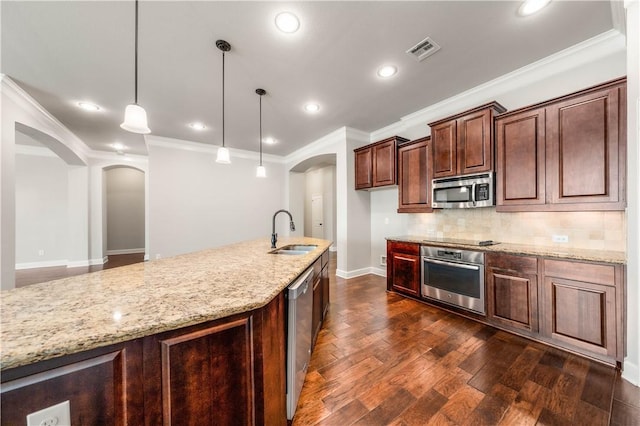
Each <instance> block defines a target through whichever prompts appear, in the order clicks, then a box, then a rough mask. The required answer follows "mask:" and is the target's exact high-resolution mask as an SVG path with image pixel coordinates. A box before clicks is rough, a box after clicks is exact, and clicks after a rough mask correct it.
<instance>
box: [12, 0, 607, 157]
mask: <svg viewBox="0 0 640 426" xmlns="http://www.w3.org/2000/svg"><path fill="white" fill-rule="evenodd" d="M519 5H520V2H519V1H493V2H491V1H469V2H462V1H441V2H436V1H407V2H403V1H390V2H385V1H361V2H346V1H331V2H328V1H326V2H325V1H321V2H267V1H260V2H244V1H223V2H212V1H195V2H187V1H146V0H145V1H141V3H140V9H139V13H140V15H139V16H140V24H139V34H140V45H139V53H140V56H139V95H138V97H139V104H140V105H142V106H143V107H144V108H145V109H146V110H147V114H148V117H149V127H150V128H151V130H152V134H153V135H157V136H164V137H170V138H177V139H184V140H191V141H196V142H202V143H206V144H212V145H220V144H221V141H222V137H221V123H222V112H221V103H222V101H221V96H222V91H221V85H222V82H221V67H222V56H221V55H222V54H221V52H220V51H219V50H218V49H217V48H216V47H215V41H216V40H217V39H224V40H227V41H228V42H229V43H230V44H231V46H232V48H231V51H230V52H228V53H227V54H226V60H225V62H226V89H225V93H226V108H225V114H226V122H225V135H226V139H225V144H226V145H227V146H228V147H230V148H238V149H245V150H251V151H257V150H258V139H259V137H258V95H256V94H255V89H256V88H263V89H265V90H266V91H267V95H266V96H265V97H264V98H263V129H264V130H263V136H265V137H266V136H273V137H275V138H276V139H277V140H278V141H279V142H278V143H277V144H276V145H272V146H265V148H264V151H265V153H269V154H276V155H286V154H289V153H291V152H293V151H295V150H296V149H298V148H300V147H302V146H304V145H306V144H308V143H310V142H312V141H314V140H316V139H318V138H320V137H322V136H324V135H326V134H327V133H329V132H331V131H333V130H335V129H337V128H339V127H342V126H350V127H354V128H356V129H360V130H363V131H367V132H371V131H374V130H376V129H379V128H382V127H384V126H386V125H389V124H391V123H394V122H396V121H398V120H399V119H400V118H401V117H402V116H404V115H407V114H409V113H411V112H414V111H417V110H419V109H421V108H424V107H426V106H429V105H432V104H434V103H436V102H438V101H440V100H442V99H445V98H447V97H450V96H452V95H454V94H457V93H460V92H463V91H464V90H466V89H469V88H471V87H474V86H476V85H478V84H480V83H483V82H486V81H488V80H491V79H493V78H496V77H498V76H500V75H503V74H505V73H508V72H510V71H513V70H515V69H517V68H519V67H522V66H524V65H526V64H529V63H531V62H534V61H536V60H539V59H541V58H543V57H546V56H548V55H550V54H552V53H555V52H557V51H560V50H562V49H565V48H567V47H569V46H572V45H574V44H576V43H578V42H580V41H583V40H585V39H588V38H591V37H593V36H595V35H598V34H600V33H603V32H605V31H607V30H609V29H611V28H613V26H614V25H613V20H612V12H611V4H610V2H609V1H608V0H607V1H585V2H581V1H558V0H555V1H552V3H551V4H550V5H549V6H548V7H547V8H545V9H543V11H542V12H540V13H539V14H537V15H533V16H530V17H526V18H525V17H520V16H518V15H517V10H518V7H519ZM1 7H2V10H1V18H2V34H1V36H2V58H1V59H2V62H1V71H2V73H4V74H7V75H8V76H9V77H11V78H12V79H13V80H14V81H15V82H16V83H18V84H19V85H20V86H21V87H22V88H23V89H24V90H25V91H26V92H28V93H29V94H30V95H31V96H33V97H34V98H35V99H36V100H37V101H38V102H39V103H40V104H42V105H43V106H44V108H46V109H47V110H48V111H49V112H50V113H51V114H53V115H54V116H55V117H56V118H58V119H59V120H60V121H61V122H62V123H64V124H65V125H66V126H67V127H68V128H69V129H70V130H71V131H72V132H74V133H75V134H76V135H77V136H78V137H80V138H81V139H82V140H83V141H84V142H85V143H87V145H89V146H90V147H91V148H93V149H96V150H113V149H112V148H111V147H110V144H112V143H114V142H116V141H119V142H122V143H124V144H125V145H127V146H128V150H127V152H129V153H135V154H146V147H145V144H144V139H143V137H142V136H141V135H135V134H131V133H128V132H126V131H124V130H122V129H120V127H119V125H120V123H121V122H122V119H123V114H124V108H125V106H126V105H127V104H128V103H131V102H132V101H133V95H134V94H133V77H134V72H133V70H134V67H133V57H134V55H133V43H134V2H133V1H132V0H126V1H106V2H99V1H87V2H78V1H45V2H27V1H15V2H14V1H6V0H3V1H2V2H1ZM284 10H288V11H292V12H294V13H296V14H297V15H298V17H299V18H300V20H301V28H300V30H299V31H298V32H297V33H295V34H289V35H287V34H283V33H280V32H279V31H278V30H276V28H275V26H274V25H273V22H274V17H275V15H276V14H277V13H278V12H280V11H284ZM427 36H429V37H431V38H432V39H433V40H434V41H435V42H437V43H438V44H440V46H441V47H442V49H441V50H440V51H439V52H437V53H436V54H435V55H433V56H431V57H430V58H428V59H427V60H425V61H423V62H417V61H416V60H415V59H414V58H413V57H412V56H409V55H408V54H406V53H405V51H406V50H407V49H409V48H410V47H412V46H413V45H415V44H416V43H418V42H419V41H421V40H423V39H424V38H425V37H427ZM386 63H392V64H395V65H396V66H397V67H398V69H399V72H398V74H397V75H396V76H395V77H394V78H392V79H388V80H381V79H379V78H377V77H376V75H375V72H376V69H377V68H378V67H379V66H380V65H382V64H386ZM81 100H87V101H92V102H95V103H97V104H99V105H101V106H102V108H103V109H102V111H100V112H98V113H87V112H85V111H82V110H80V109H78V108H77V107H76V106H75V103H76V102H78V101H81ZM308 101H316V102H318V103H319V104H320V105H321V108H322V109H321V110H320V112H319V113H317V114H314V115H309V114H307V113H305V112H304V111H303V109H302V107H303V104H304V103H305V102H308ZM498 101H499V99H498ZM193 121H202V122H204V123H205V124H206V125H207V126H208V128H207V130H205V131H202V132H196V131H194V130H192V129H191V128H189V127H188V123H190V122H193ZM425 126H426V123H425Z"/></svg>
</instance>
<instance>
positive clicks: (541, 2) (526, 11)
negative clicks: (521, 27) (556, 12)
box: [518, 0, 551, 16]
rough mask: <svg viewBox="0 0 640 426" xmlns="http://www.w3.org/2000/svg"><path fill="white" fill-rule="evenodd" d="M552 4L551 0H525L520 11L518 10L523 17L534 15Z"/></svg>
mask: <svg viewBox="0 0 640 426" xmlns="http://www.w3.org/2000/svg"><path fill="white" fill-rule="evenodd" d="M550 2H551V0H525V1H524V2H523V3H522V5H521V6H520V9H518V13H519V14H520V15H521V16H528V15H532V14H534V13H536V12H537V11H539V10H541V9H542V8H544V7H545V6H546V5H548V4H549V3H550Z"/></svg>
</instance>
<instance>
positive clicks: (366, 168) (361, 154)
mask: <svg viewBox="0 0 640 426" xmlns="http://www.w3.org/2000/svg"><path fill="white" fill-rule="evenodd" d="M371 154H372V151H371V149H370V148H369V149H359V150H356V151H355V162H356V166H355V169H356V189H365V188H371V187H372V186H373V176H372V173H373V164H372V162H371V158H372V155H371Z"/></svg>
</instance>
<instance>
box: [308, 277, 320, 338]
mask: <svg viewBox="0 0 640 426" xmlns="http://www.w3.org/2000/svg"><path fill="white" fill-rule="evenodd" d="M321 281H322V280H321V279H320V277H318V279H317V280H315V282H314V283H313V311H312V314H311V317H312V319H311V321H312V322H311V328H312V330H313V338H312V339H311V348H313V347H314V346H315V344H316V339H317V338H318V333H319V332H320V328H322V283H321Z"/></svg>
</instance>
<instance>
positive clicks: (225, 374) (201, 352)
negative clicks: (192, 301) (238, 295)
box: [147, 316, 255, 425]
mask: <svg viewBox="0 0 640 426" xmlns="http://www.w3.org/2000/svg"><path fill="white" fill-rule="evenodd" d="M251 320H252V318H251V317H250V316H246V317H243V318H238V319H235V320H233V321H230V322H225V323H222V324H216V325H212V326H208V327H206V328H202V329H196V330H191V331H187V332H183V331H180V332H175V333H168V334H164V335H162V336H157V337H156V338H154V339H151V340H152V342H151V345H153V348H152V349H151V351H152V353H151V354H150V356H149V357H148V358H147V360H148V361H149V363H152V364H153V365H155V366H158V362H160V364H159V367H160V368H159V369H153V372H154V374H153V375H152V377H149V378H148V383H149V385H152V384H155V385H156V386H158V385H160V386H161V391H160V395H161V399H162V403H161V405H162V411H161V417H160V418H158V419H157V421H152V422H151V424H184V425H199V424H232V423H235V424H238V425H250V424H253V423H254V415H255V413H254V409H253V408H254V407H253V397H254V395H253V393H254V389H253V371H254V365H253V359H252V347H251V343H252V342H251ZM158 355H160V359H157V358H158ZM154 358H155V359H154ZM158 373H160V374H159V375H160V377H158ZM158 379H160V380H158ZM156 386H153V387H152V386H150V388H154V387H156ZM156 389H157V388H156ZM156 402H158V401H156ZM155 411H156V414H160V413H157V410H155ZM149 420H151V419H150V418H149V417H148V418H147V424H149Z"/></svg>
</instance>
